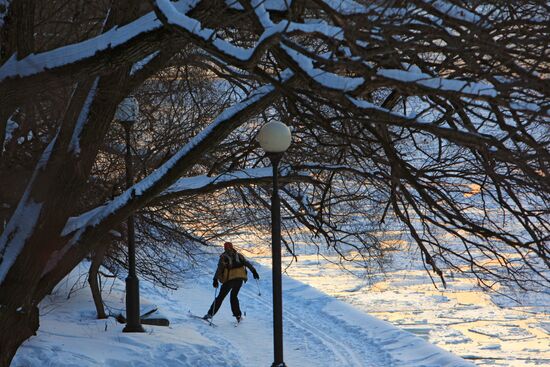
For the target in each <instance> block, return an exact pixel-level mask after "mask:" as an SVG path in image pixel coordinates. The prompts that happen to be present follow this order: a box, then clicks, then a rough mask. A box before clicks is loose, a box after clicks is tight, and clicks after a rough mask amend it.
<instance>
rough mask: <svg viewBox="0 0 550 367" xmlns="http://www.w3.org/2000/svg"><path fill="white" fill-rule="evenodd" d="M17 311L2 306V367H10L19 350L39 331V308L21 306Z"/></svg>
mask: <svg viewBox="0 0 550 367" xmlns="http://www.w3.org/2000/svg"><path fill="white" fill-rule="evenodd" d="M17 310H19V311H17ZM17 310H15V311H14V310H13V309H4V308H1V305H0V325H2V330H3V331H2V332H0V367H9V365H10V362H11V360H12V359H13V357H14V356H15V352H17V348H19V346H20V345H21V344H22V343H23V342H24V341H25V340H27V339H28V338H30V337H31V336H33V335H36V331H37V330H38V326H39V323H38V307H36V306H29V307H28V308H26V307H25V306H21V307H20V308H18V309H17ZM5 331H7V332H5Z"/></svg>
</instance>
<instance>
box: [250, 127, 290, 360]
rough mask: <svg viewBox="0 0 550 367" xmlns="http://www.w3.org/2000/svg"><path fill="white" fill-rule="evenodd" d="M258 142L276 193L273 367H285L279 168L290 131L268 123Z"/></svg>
mask: <svg viewBox="0 0 550 367" xmlns="http://www.w3.org/2000/svg"><path fill="white" fill-rule="evenodd" d="M258 142H259V143H260V146H261V147H262V149H263V150H264V151H265V152H266V155H267V156H268V157H269V160H270V161H271V165H272V166H273V194H272V196H271V251H272V264H273V267H272V272H273V273H272V274H273V276H272V277H273V351H274V357H275V362H273V364H272V365H271V367H286V364H285V362H284V361H283V297H282V279H281V204H280V201H279V185H278V180H277V179H278V168H279V162H280V161H281V158H282V157H283V154H284V152H285V151H286V150H287V149H288V147H289V146H290V142H291V135H290V129H289V128H288V126H286V125H285V124H283V123H282V122H278V121H273V122H270V123H267V124H265V125H264V126H262V128H261V129H260V132H259V134H258Z"/></svg>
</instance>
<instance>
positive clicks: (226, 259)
mask: <svg viewBox="0 0 550 367" xmlns="http://www.w3.org/2000/svg"><path fill="white" fill-rule="evenodd" d="M220 260H221V262H222V266H223V268H222V271H221V272H220V273H219V274H218V280H219V281H220V282H222V283H225V282H227V281H228V280H231V279H243V280H244V281H245V282H246V280H247V278H248V277H247V274H246V269H245V268H244V266H245V259H244V256H243V255H241V254H239V253H238V252H235V253H234V254H231V255H230V254H227V253H225V252H224V253H223V254H222V255H221V256H220Z"/></svg>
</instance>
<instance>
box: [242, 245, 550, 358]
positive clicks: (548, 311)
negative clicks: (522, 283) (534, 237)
mask: <svg viewBox="0 0 550 367" xmlns="http://www.w3.org/2000/svg"><path fill="white" fill-rule="evenodd" d="M253 257H254V258H255V260H256V261H258V262H260V263H261V264H264V265H270V263H271V257H270V254H269V253H265V252H264V253H263V254H256V255H254V256H253ZM411 258H414V255H413V254H411V256H410V258H409V259H408V260H407V259H406V258H403V257H402V256H399V261H397V263H396V261H394V262H392V265H391V266H389V268H390V269H385V272H386V275H385V276H384V275H381V274H374V275H373V276H371V277H370V278H368V279H367V278H364V277H361V276H360V275H359V274H360V273H361V272H360V271H359V269H357V268H353V267H350V265H349V264H348V266H347V268H348V270H350V271H344V270H342V269H341V267H340V266H338V265H337V264H335V263H333V262H332V261H334V262H336V263H337V262H338V260H337V257H336V256H328V257H326V258H323V257H321V256H319V255H316V254H313V255H300V256H299V257H298V261H297V262H293V263H292V265H291V266H290V267H288V268H287V270H286V271H287V274H288V275H290V276H291V277H293V278H295V279H297V280H300V281H302V282H305V283H307V284H310V285H312V286H314V287H315V288H317V289H319V290H321V291H323V292H325V293H327V294H329V295H331V296H334V297H337V298H339V299H341V300H343V301H345V302H347V303H349V304H352V305H353V306H355V307H357V308H358V309H361V310H363V311H365V312H368V313H369V314H371V315H373V316H376V317H378V318H380V319H383V320H386V321H389V322H391V323H393V324H394V325H397V326H399V327H401V328H402V329H405V330H408V331H410V332H412V333H415V334H417V335H419V336H421V337H423V338H425V339H427V340H429V341H430V342H431V343H433V344H436V345H438V346H440V347H442V348H444V349H446V350H449V351H451V352H453V353H454V354H456V355H458V356H461V357H463V358H465V359H468V360H470V361H472V362H474V363H476V364H477V365H479V366H508V367H512V366H513V367H516V366H517V367H519V366H550V294H548V293H539V294H516V295H514V297H515V298H516V299H518V300H519V301H521V304H520V303H518V302H515V301H513V300H510V299H509V298H506V297H503V296H498V295H496V294H492V295H490V294H487V293H485V292H482V291H480V290H479V289H478V288H477V287H476V286H475V285H474V283H473V281H472V280H469V279H466V278H464V277H462V276H455V277H454V278H451V279H447V282H448V287H447V289H442V288H441V289H436V288H435V287H434V285H433V284H432V281H431V280H430V278H429V276H428V275H427V274H426V272H425V271H424V270H423V269H422V268H421V266H419V264H418V262H417V261H413V260H411ZM290 260H291V258H290V257H285V258H284V261H285V263H286V264H288V263H289V261H290ZM358 275H359V276H358ZM283 291H284V290H283Z"/></svg>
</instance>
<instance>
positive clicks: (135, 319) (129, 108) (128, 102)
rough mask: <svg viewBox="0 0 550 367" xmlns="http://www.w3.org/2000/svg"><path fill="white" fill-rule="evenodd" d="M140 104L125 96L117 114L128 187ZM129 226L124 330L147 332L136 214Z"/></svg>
mask: <svg viewBox="0 0 550 367" xmlns="http://www.w3.org/2000/svg"><path fill="white" fill-rule="evenodd" d="M138 111H139V106H138V103H137V100H136V99H135V98H133V97H128V98H125V99H124V100H123V101H122V102H121V103H120V105H119V106H118V109H117V111H116V114H115V119H116V120H118V121H119V122H120V123H121V124H122V126H123V127H124V133H125V138H126V157H125V159H126V189H129V188H130V187H132V185H133V183H134V174H133V169H132V152H131V149H130V136H131V131H132V125H133V124H134V123H135V122H136V120H137V115H138ZM127 227H128V277H127V278H126V326H125V327H124V329H123V330H122V331H123V332H125V333H132V332H134V333H135V332H145V330H144V329H143V327H142V326H141V320H140V315H139V311H140V310H139V280H138V277H137V275H136V241H135V232H134V216H133V215H130V216H129V217H128V219H127Z"/></svg>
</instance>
